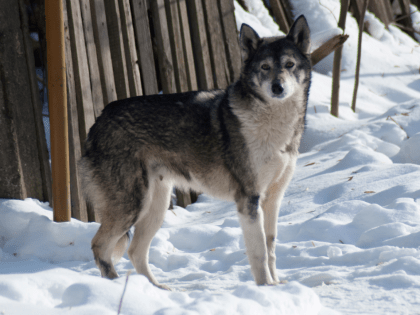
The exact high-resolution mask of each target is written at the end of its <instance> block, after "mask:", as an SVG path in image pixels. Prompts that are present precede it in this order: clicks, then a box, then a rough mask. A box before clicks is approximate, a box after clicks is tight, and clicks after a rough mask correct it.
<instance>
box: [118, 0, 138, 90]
mask: <svg viewBox="0 0 420 315" xmlns="http://www.w3.org/2000/svg"><path fill="white" fill-rule="evenodd" d="M119 5H120V16H121V29H122V36H123V43H124V51H125V60H126V65H127V77H128V84H129V87H130V96H137V95H143V89H142V87H141V78H140V69H139V65H138V63H137V60H138V58H137V50H136V40H135V38H134V29H133V21H132V19H131V8H130V2H129V0H120V1H119Z"/></svg>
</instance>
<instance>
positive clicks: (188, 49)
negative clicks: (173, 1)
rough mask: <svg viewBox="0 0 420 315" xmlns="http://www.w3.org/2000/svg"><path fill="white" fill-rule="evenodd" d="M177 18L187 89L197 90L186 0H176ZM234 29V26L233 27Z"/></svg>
mask: <svg viewBox="0 0 420 315" xmlns="http://www.w3.org/2000/svg"><path fill="white" fill-rule="evenodd" d="M178 9H179V19H180V21H181V23H180V24H181V37H182V45H183V49H184V57H185V66H186V69H187V80H188V89H189V90H190V91H195V90H197V88H198V87H197V76H196V73H195V65H194V54H193V50H192V46H191V35H190V26H189V24H188V12H187V4H186V0H178ZM235 29H236V28H235Z"/></svg>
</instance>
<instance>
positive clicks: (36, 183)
mask: <svg viewBox="0 0 420 315" xmlns="http://www.w3.org/2000/svg"><path fill="white" fill-rule="evenodd" d="M19 11H20V10H19V2H18V1H9V0H1V1H0V21H1V23H0V34H1V39H0V84H1V85H0V90H1V92H0V94H1V95H0V98H1V100H0V109H1V110H0V151H1V153H0V196H1V197H3V198H19V199H24V198H27V197H32V198H36V199H39V200H43V195H44V194H43V187H42V180H41V179H42V176H41V171H40V163H39V162H40V161H39V159H38V156H39V153H38V146H37V139H36V136H37V133H36V125H35V121H34V107H33V106H34V104H33V103H32V95H31V87H30V73H29V70H28V67H27V62H28V60H27V57H26V53H25V43H24V36H23V34H22V24H21V19H20V12H19ZM31 75H32V74H31ZM9 154H10V155H9Z"/></svg>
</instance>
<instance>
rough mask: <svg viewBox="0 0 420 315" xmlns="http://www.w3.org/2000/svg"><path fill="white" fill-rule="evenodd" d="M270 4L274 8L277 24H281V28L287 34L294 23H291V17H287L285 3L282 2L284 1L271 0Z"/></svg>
mask: <svg viewBox="0 0 420 315" xmlns="http://www.w3.org/2000/svg"><path fill="white" fill-rule="evenodd" d="M270 4H271V9H272V10H273V15H274V18H275V20H276V22H277V24H278V25H279V27H280V30H281V31H282V32H283V33H285V34H287V33H289V29H290V26H292V25H291V24H289V20H290V19H288V18H287V13H286V10H285V8H284V5H283V4H282V1H280V0H271V1H270Z"/></svg>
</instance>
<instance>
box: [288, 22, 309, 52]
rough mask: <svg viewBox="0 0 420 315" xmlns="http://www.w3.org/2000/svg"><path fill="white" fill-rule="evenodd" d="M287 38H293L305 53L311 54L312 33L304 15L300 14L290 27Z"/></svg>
mask: <svg viewBox="0 0 420 315" xmlns="http://www.w3.org/2000/svg"><path fill="white" fill-rule="evenodd" d="M286 38H287V39H289V40H291V41H292V42H293V43H294V44H295V45H296V46H297V47H298V48H299V50H300V51H301V52H302V53H303V54H304V55H309V53H310V49H311V33H310V31H309V26H308V22H306V19H305V17H304V16H303V15H301V16H299V17H298V18H297V20H296V21H295V23H293V25H292V27H291V28H290V31H289V34H287V37H286Z"/></svg>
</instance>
